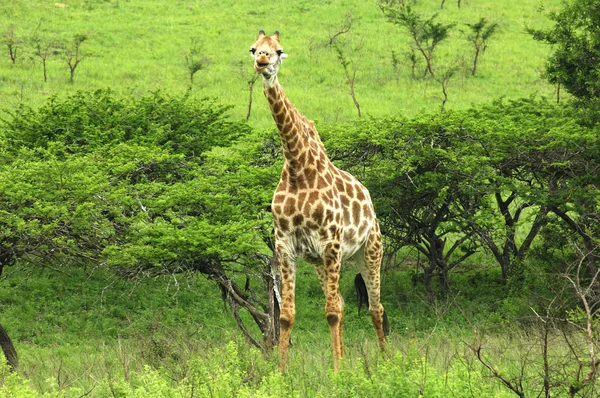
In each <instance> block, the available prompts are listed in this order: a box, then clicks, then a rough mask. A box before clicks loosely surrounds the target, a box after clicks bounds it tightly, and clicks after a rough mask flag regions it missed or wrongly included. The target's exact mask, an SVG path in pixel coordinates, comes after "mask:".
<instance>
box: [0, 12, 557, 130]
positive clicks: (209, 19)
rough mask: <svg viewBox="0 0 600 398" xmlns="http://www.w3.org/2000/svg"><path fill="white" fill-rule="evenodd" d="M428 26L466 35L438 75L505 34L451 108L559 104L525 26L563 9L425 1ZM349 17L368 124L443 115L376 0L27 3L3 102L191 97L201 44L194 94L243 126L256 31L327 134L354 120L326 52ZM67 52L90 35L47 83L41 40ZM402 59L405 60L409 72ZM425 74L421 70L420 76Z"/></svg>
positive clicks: (261, 115) (10, 20) (1, 84)
mask: <svg viewBox="0 0 600 398" xmlns="http://www.w3.org/2000/svg"><path fill="white" fill-rule="evenodd" d="M416 3H417V4H416V6H415V8H416V9H417V10H418V11H419V12H420V13H422V14H423V15H425V16H429V15H432V14H433V13H435V12H439V19H440V20H442V21H446V22H455V23H456V24H457V26H456V28H455V29H454V31H453V33H452V34H451V37H450V38H449V39H448V40H447V41H446V42H443V43H442V44H441V45H440V48H439V54H438V56H437V57H436V60H435V64H436V65H437V68H438V70H439V71H442V70H444V69H445V68H447V67H448V65H451V64H453V63H455V62H458V61H460V60H463V61H464V63H465V66H466V67H468V66H470V64H471V62H472V56H473V49H472V48H471V47H472V45H471V44H470V43H469V42H468V41H467V40H466V38H465V35H464V34H463V33H461V30H465V29H467V28H466V26H465V25H464V24H465V23H474V22H476V21H478V20H479V19H480V18H481V17H485V18H487V19H488V20H489V21H491V22H496V23H498V24H499V30H498V33H497V34H496V35H494V36H493V37H492V39H491V40H490V41H489V46H488V48H487V51H486V52H485V54H484V55H483V56H482V58H481V59H480V63H479V71H478V73H477V75H476V76H475V77H471V76H468V74H467V73H466V72H461V73H458V74H456V75H455V76H454V77H453V78H452V79H451V81H450V85H449V93H448V95H449V99H448V103H447V104H446V106H447V107H451V108H464V107H467V106H469V105H470V104H472V103H480V102H484V101H488V100H490V99H491V98H496V97H498V96H506V97H508V98H516V97H523V96H529V95H532V94H539V95H545V96H553V93H554V89H553V87H550V86H549V85H548V84H547V83H546V82H545V81H544V80H543V79H542V78H541V77H540V73H541V72H542V70H543V65H544V59H545V57H546V55H547V53H548V48H545V47H544V46H543V45H541V44H539V43H537V42H534V41H533V40H532V39H531V37H530V36H529V35H528V34H526V33H525V26H527V25H531V26H536V27H539V26H543V25H544V24H546V23H547V21H546V20H545V17H544V16H543V13H541V12H540V9H542V8H544V9H545V10H548V9H552V8H553V7H557V6H559V5H560V1H559V0H542V1H539V0H526V1H518V0H507V1H502V2H499V1H479V0H468V1H462V6H461V8H460V9H459V8H458V7H457V4H456V2H454V1H447V2H446V5H445V9H444V10H440V7H439V6H440V3H441V2H440V1H417V2H416ZM348 17H351V18H353V19H354V20H355V22H354V23H353V25H352V28H351V30H350V32H349V33H347V34H345V35H342V36H341V39H342V41H341V44H342V48H343V51H344V52H345V55H346V56H347V59H348V60H349V61H350V62H351V65H350V67H351V68H356V71H357V74H356V95H357V99H358V101H359V102H360V104H361V107H362V111H363V114H365V115H372V116H382V115H390V114H396V113H399V112H401V113H407V114H414V113H415V112H418V111H420V110H422V109H433V108H437V107H439V106H440V104H441V100H442V92H441V85H440V83H439V82H436V81H434V80H431V79H428V80H424V79H416V80H415V79H412V78H411V72H410V62H409V61H408V60H407V58H406V57H405V56H404V54H405V53H406V52H407V51H408V50H409V44H410V40H409V37H408V36H407V35H406V33H405V32H403V31H402V30H401V29H400V28H399V27H397V26H394V25H392V24H390V23H389V22H387V21H386V20H385V18H384V16H383V15H382V13H381V11H380V10H379V9H378V7H377V4H376V1H374V0H373V1H366V2H365V1H359V0H328V1H322V2H314V1H297V0H294V1H291V0H285V1H277V2H274V1H273V2H269V1H267V2H265V1H253V0H243V1H219V2H214V1H201V0H174V1H169V2H165V1H160V0H137V1H123V0H106V1H98V0H96V1H93V0H70V1H64V2H60V3H55V2H51V1H39V0H20V1H11V2H3V3H2V4H0V30H1V31H2V33H6V32H8V30H9V27H10V26H14V29H15V30H14V32H15V37H16V39H17V40H18V41H20V42H21V43H20V46H21V48H20V49H19V52H18V58H17V62H16V64H15V65H13V64H12V63H11V62H10V60H9V59H8V51H7V50H6V47H5V46H4V45H3V46H2V48H1V49H2V54H3V55H2V59H1V62H0V103H1V104H2V105H3V106H4V107H8V108H9V109H10V108H12V107H15V106H18V104H19V103H22V102H24V103H27V104H33V105H38V104H40V103H42V102H43V101H44V99H45V98H46V97H48V96H49V95H52V94H58V95H61V94H64V93H66V92H72V91H74V90H80V89H96V88H104V87H107V86H108V87H112V88H114V89H115V90H118V91H129V92H135V93H145V92H147V91H149V90H156V89H163V90H167V91H181V90H185V89H186V88H187V87H188V86H189V79H188V77H187V72H186V68H185V61H184V57H185V54H186V53H188V52H189V51H190V49H191V48H192V39H195V40H197V41H198V42H199V43H201V44H202V46H203V50H202V55H203V56H205V57H206V58H208V59H209V60H210V65H209V66H208V68H207V69H205V70H201V71H199V72H198V73H197V74H196V76H195V84H194V86H193V90H194V91H195V92H197V94H198V95H200V96H211V97H218V98H220V99H221V100H222V101H223V102H224V103H226V104H230V105H232V106H233V110H232V113H233V116H235V117H240V118H242V117H245V115H246V112H247V104H248V80H249V79H250V78H251V77H252V69H251V59H250V57H249V56H248V48H249V46H250V44H252V42H253V41H254V39H255V37H256V34H257V31H258V30H259V29H265V30H266V31H267V32H272V31H273V30H275V29H278V30H279V31H280V32H281V37H282V44H283V46H284V49H285V51H286V52H288V53H289V58H288V60H286V62H285V63H284V65H283V67H282V68H281V69H280V80H281V82H282V84H283V85H284V87H285V89H286V92H287V93H288V96H289V97H290V98H291V99H292V100H293V102H294V103H295V104H296V106H297V107H298V108H299V109H300V110H301V111H302V112H303V113H305V114H306V115H307V116H309V117H310V118H312V119H315V120H316V121H318V122H321V123H337V122H340V121H348V120H350V119H353V118H355V117H356V109H355V108H354V105H353V103H352V99H351V98H350V96H349V95H348V87H347V85H346V84H345V81H346V78H345V76H344V75H343V69H342V67H341V65H340V63H339V60H338V58H337V55H336V53H335V51H333V49H332V48H331V47H330V46H327V42H328V41H329V37H330V35H332V34H334V33H336V32H337V31H338V30H339V28H340V26H341V25H342V24H343V23H344V22H345V21H346V20H347V19H348ZM36 34H37V36H38V37H39V38H41V39H43V40H44V41H45V42H47V41H55V42H58V43H63V44H68V43H69V42H70V41H72V38H73V35H75V34H86V35H87V36H88V39H87V40H86V41H85V42H84V43H83V45H82V47H81V51H82V54H83V56H84V59H83V60H82V61H81V63H80V64H79V65H78V67H77V69H76V75H75V82H74V84H69V71H68V67H67V64H66V63H65V61H64V57H63V56H62V55H51V56H50V57H49V58H48V81H47V83H44V82H43V78H42V67H41V64H40V59H39V57H36V56H35V55H34V50H33V48H34V47H33V43H32V42H31V37H33V36H34V35H36ZM392 51H393V52H395V53H396V54H398V56H399V57H400V59H401V61H402V62H401V64H400V65H399V73H398V74H396V73H395V71H394V67H393V64H392V55H391V54H392ZM420 68H422V65H421V66H420ZM261 86H262V85H261V84H260V81H259V82H258V84H257V85H256V86H255V90H254V100H255V102H254V111H253V113H252V117H251V123H253V124H254V125H255V126H258V127H265V126H271V124H272V122H271V120H270V117H269V116H268V111H267V107H266V106H265V104H264V102H262V101H263V99H262V92H261V91H262V90H261Z"/></svg>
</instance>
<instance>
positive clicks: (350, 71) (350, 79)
mask: <svg viewBox="0 0 600 398" xmlns="http://www.w3.org/2000/svg"><path fill="white" fill-rule="evenodd" d="M333 48H335V52H336V53H337V56H338V60H339V61H340V65H342V68H344V75H345V76H346V84H347V85H348V87H349V88H350V96H351V97H352V101H353V102H354V106H355V107H356V111H357V112H358V117H361V113H360V104H359V103H358V100H357V99H356V91H355V87H356V72H357V71H358V65H357V64H356V62H355V61H351V60H348V57H347V56H346V54H345V53H344V50H343V49H342V47H341V46H340V45H339V44H336V45H334V46H333Z"/></svg>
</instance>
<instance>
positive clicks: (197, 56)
mask: <svg viewBox="0 0 600 398" xmlns="http://www.w3.org/2000/svg"><path fill="white" fill-rule="evenodd" d="M203 53H204V45H203V44H202V43H201V42H200V41H199V40H198V39H196V38H193V37H192V38H191V46H190V50H189V51H188V52H187V54H185V56H184V58H185V67H186V69H187V71H188V75H189V77H190V86H192V85H194V75H195V74H196V72H199V71H201V70H204V69H206V68H207V67H208V65H210V59H208V58H207V57H206V56H205V55H203Z"/></svg>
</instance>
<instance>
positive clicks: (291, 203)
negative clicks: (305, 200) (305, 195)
mask: <svg viewBox="0 0 600 398" xmlns="http://www.w3.org/2000/svg"><path fill="white" fill-rule="evenodd" d="M295 212H296V198H294V197H293V196H290V197H288V198H287V200H286V201H285V204H284V206H283V214H284V215H286V216H288V217H289V216H291V215H292V214H294V213H295Z"/></svg>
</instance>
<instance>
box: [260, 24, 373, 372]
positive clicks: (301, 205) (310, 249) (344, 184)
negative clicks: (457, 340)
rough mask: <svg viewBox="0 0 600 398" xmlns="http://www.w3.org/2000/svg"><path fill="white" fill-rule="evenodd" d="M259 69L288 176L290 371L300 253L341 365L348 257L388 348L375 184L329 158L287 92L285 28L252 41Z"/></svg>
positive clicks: (277, 218)
mask: <svg viewBox="0 0 600 398" xmlns="http://www.w3.org/2000/svg"><path fill="white" fill-rule="evenodd" d="M250 51H251V52H252V55H253V58H254V60H255V64H254V67H255V70H256V71H257V72H258V73H260V74H262V75H263V82H264V93H265V97H266V98H267V100H268V102H269V106H270V108H271V113H272V115H273V118H274V120H275V124H276V125H277V128H278V130H279V133H280V137H281V145H282V148H283V153H284V166H283V169H282V171H281V178H280V181H279V184H278V186H277V189H276V191H275V194H274V195H273V201H272V204H271V208H272V213H273V221H274V230H275V250H276V255H277V258H278V260H279V263H280V265H281V275H282V306H281V315H280V327H281V330H280V343H279V353H280V361H281V368H282V370H284V371H285V367H286V363H287V351H288V346H289V338H290V334H291V330H292V327H293V324H294V321H295V312H296V311H295V299H294V288H295V280H296V259H297V258H298V257H302V258H304V259H305V260H306V261H308V262H310V263H312V264H313V265H314V267H315V270H316V271H317V275H318V278H319V282H320V284H321V287H322V289H323V292H324V294H325V299H326V304H325V313H326V318H327V321H328V323H329V326H330V331H331V339H332V346H333V358H334V370H336V371H337V369H338V366H339V358H341V357H342V356H343V349H344V348H343V342H342V324H343V307H344V303H343V299H342V296H341V294H340V291H339V278H340V268H341V263H342V261H348V260H350V261H354V262H356V263H357V265H358V269H359V272H360V274H361V275H362V276H363V279H364V281H365V285H366V288H367V291H368V294H369V312H370V313H371V317H372V320H373V324H374V326H375V329H376V332H377V336H378V338H379V342H380V345H381V348H382V349H383V347H384V343H385V336H384V332H383V322H384V310H383V306H382V305H381V303H380V302H379V287H380V286H379V285H380V279H379V272H380V265H381V259H382V244H381V234H380V231H379V225H378V223H377V219H376V216H375V211H374V209H373V204H372V202H371V197H370V195H369V192H368V190H367V189H366V188H365V187H364V186H363V185H362V184H361V183H360V182H359V181H358V180H357V179H356V178H355V177H353V176H352V175H351V174H350V173H347V172H345V171H343V170H340V169H339V168H337V167H336V166H335V165H334V164H333V163H332V162H331V161H330V160H329V158H328V157H327V154H326V152H325V148H324V146H323V143H322V142H321V139H320V138H319V134H318V132H317V130H316V129H315V127H314V124H313V122H312V121H310V120H308V119H307V118H306V117H304V116H303V115H301V114H300V113H299V112H298V111H297V110H296V108H295V107H294V106H293V105H292V103H291V102H290V101H289V99H288V98H287V96H286V95H285V94H284V92H283V88H282V87H281V85H280V84H279V82H278V80H277V70H278V68H279V65H280V64H281V61H282V60H283V59H284V58H285V56H286V54H284V53H283V49H282V48H281V45H280V43H279V34H278V32H275V34H274V35H273V36H271V37H269V36H266V35H265V34H264V32H263V31H261V32H260V33H259V36H258V39H257V42H256V43H255V44H254V45H253V46H252V47H251V50H250Z"/></svg>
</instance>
